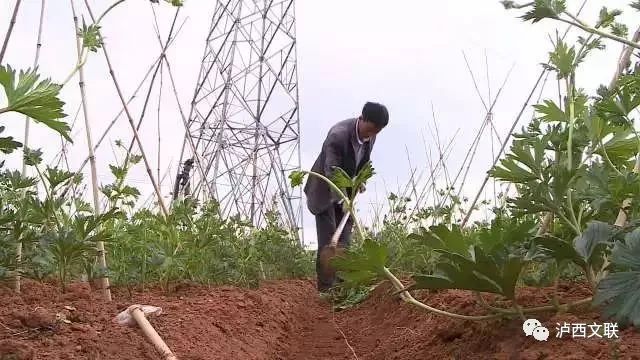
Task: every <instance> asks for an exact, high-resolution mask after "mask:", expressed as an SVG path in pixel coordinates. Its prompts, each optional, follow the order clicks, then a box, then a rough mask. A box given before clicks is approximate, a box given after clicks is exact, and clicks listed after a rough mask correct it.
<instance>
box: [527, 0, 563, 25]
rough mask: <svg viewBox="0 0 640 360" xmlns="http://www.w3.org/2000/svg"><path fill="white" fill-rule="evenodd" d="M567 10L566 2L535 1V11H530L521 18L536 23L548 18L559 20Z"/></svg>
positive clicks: (556, 0)
mask: <svg viewBox="0 0 640 360" xmlns="http://www.w3.org/2000/svg"><path fill="white" fill-rule="evenodd" d="M565 9H566V3H565V0H535V1H534V3H533V9H531V10H529V11H528V12H527V13H526V14H524V15H522V16H521V18H522V19H524V20H525V21H526V20H531V21H532V22H533V23H536V22H538V21H540V20H542V19H546V18H552V19H555V18H557V17H558V16H559V15H560V14H561V13H562V12H563V11H564V10H565Z"/></svg>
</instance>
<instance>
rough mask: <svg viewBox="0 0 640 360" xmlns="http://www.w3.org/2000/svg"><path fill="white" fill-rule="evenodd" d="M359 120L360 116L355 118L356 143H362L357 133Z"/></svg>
mask: <svg viewBox="0 0 640 360" xmlns="http://www.w3.org/2000/svg"><path fill="white" fill-rule="evenodd" d="M359 122H360V118H357V119H356V140H358V144H360V145H362V144H364V141H362V140H361V139H360V134H358V123H359Z"/></svg>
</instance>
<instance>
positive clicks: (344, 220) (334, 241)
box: [329, 211, 351, 247]
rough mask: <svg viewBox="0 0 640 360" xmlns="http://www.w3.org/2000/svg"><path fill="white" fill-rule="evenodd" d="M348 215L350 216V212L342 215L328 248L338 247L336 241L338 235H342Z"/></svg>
mask: <svg viewBox="0 0 640 360" xmlns="http://www.w3.org/2000/svg"><path fill="white" fill-rule="evenodd" d="M349 215H351V212H349V211H347V212H346V213H345V214H344V215H342V220H340V225H338V228H337V229H336V232H335V233H334V234H333V236H332V237H331V243H330V244H329V246H331V247H336V246H337V245H338V239H339V238H340V235H342V231H344V227H345V226H346V225H347V220H349Z"/></svg>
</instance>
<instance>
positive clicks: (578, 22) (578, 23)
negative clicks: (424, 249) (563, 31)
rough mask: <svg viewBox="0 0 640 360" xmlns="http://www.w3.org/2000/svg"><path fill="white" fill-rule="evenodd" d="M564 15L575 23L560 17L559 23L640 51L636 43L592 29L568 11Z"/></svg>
mask: <svg viewBox="0 0 640 360" xmlns="http://www.w3.org/2000/svg"><path fill="white" fill-rule="evenodd" d="M564 13H565V14H566V15H567V16H568V17H570V18H571V19H572V20H573V21H572V20H566V19H562V18H560V17H557V18H556V19H557V20H559V21H562V22H565V23H567V24H570V25H573V26H575V27H578V28H580V29H582V30H584V31H586V32H588V33H591V34H595V35H599V36H602V37H605V38H608V39H611V40H614V41H617V42H620V43H623V44H625V45H628V46H631V47H634V48H636V49H640V44H637V43H635V42H633V41H631V40H628V39H625V38H623V37H620V36H617V35H613V34H609V33H606V32H604V31H600V30H598V29H595V28H592V27H590V26H589V25H587V24H585V23H583V22H582V21H581V20H580V19H578V18H577V17H576V16H575V15H573V14H571V13H569V12H567V11H565V12H564Z"/></svg>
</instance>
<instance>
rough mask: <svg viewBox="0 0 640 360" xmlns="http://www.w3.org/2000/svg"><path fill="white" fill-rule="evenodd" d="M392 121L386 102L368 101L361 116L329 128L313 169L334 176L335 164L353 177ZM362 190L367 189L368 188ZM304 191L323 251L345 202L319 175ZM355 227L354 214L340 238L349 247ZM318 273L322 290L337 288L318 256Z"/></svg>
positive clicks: (338, 220)
mask: <svg viewBox="0 0 640 360" xmlns="http://www.w3.org/2000/svg"><path fill="white" fill-rule="evenodd" d="M388 122H389V112H388V111H387V108H386V107H385V106H384V105H381V104H378V103H374V102H367V103H366V104H365V105H364V107H363V108H362V114H361V115H360V116H359V117H357V118H353V119H347V120H343V121H340V122H339V123H337V124H335V125H334V126H333V127H331V129H329V133H328V134H327V137H326V139H325V141H324V143H323V144H322V150H321V151H320V155H318V158H317V159H316V161H315V163H314V164H313V167H312V168H311V171H313V172H316V173H318V174H321V175H324V176H326V177H328V178H329V179H331V176H332V174H333V167H334V166H335V167H340V168H342V169H343V170H344V171H345V172H346V173H347V174H349V176H351V177H353V176H355V175H356V174H357V173H358V172H359V171H360V169H361V168H362V166H363V165H364V164H366V163H367V162H368V161H369V157H370V155H371V149H372V148H373V144H374V143H375V139H376V135H377V134H378V133H379V132H380V131H381V130H382V129H383V128H384V127H385V126H387V124H388ZM359 190H360V192H363V191H364V190H365V189H364V188H362V189H359ZM352 191H353V189H347V193H348V194H349V196H350V195H351V193H352ZM304 192H305V194H306V195H307V207H308V208H309V211H310V212H311V213H312V214H313V215H315V217H316V231H317V234H318V253H319V250H320V249H322V247H324V246H325V245H329V243H330V242H331V237H332V236H333V234H334V233H335V232H336V229H337V226H338V224H339V223H340V220H341V219H342V216H343V215H344V212H343V210H342V202H341V199H340V198H339V196H338V195H337V194H335V193H334V192H333V191H332V190H331V188H329V185H328V184H327V183H326V182H324V181H323V180H322V179H319V178H317V177H315V176H310V177H308V179H307V183H306V185H305V188H304ZM352 227H353V219H351V217H350V218H349V220H348V221H347V224H346V226H345V227H344V231H343V232H342V234H341V236H340V239H339V240H338V242H339V244H341V245H343V246H345V247H348V246H349V244H350V241H351V229H352ZM316 273H317V275H318V290H319V291H320V292H324V291H327V290H329V289H330V288H331V287H333V285H334V283H335V279H326V278H323V276H322V273H321V272H320V262H319V256H317V257H316Z"/></svg>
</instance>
